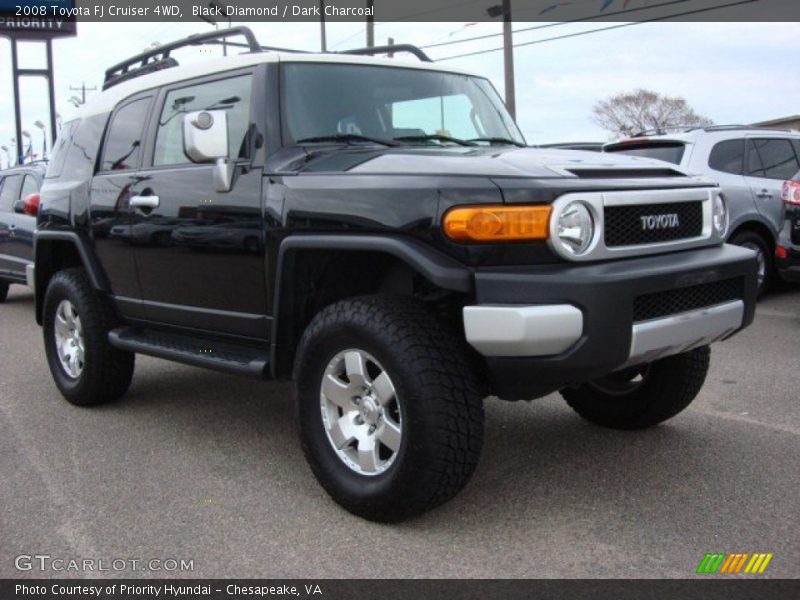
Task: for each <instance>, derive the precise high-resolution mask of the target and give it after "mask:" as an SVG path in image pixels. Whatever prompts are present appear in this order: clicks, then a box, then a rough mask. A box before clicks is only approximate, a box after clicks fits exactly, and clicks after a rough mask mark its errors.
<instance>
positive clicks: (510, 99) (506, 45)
mask: <svg viewBox="0 0 800 600" xmlns="http://www.w3.org/2000/svg"><path fill="white" fill-rule="evenodd" d="M511 24H512V23H511V0H503V64H504V67H505V74H506V106H508V112H510V113H511V117H512V118H513V119H515V120H516V118H517V99H516V91H515V89H514V40H513V39H512V31H511Z"/></svg>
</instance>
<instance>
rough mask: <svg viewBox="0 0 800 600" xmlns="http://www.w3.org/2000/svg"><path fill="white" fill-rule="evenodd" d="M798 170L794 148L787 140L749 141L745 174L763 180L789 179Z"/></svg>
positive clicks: (799, 165) (799, 166) (798, 165)
mask: <svg viewBox="0 0 800 600" xmlns="http://www.w3.org/2000/svg"><path fill="white" fill-rule="evenodd" d="M799 169H800V162H798V160H797V155H796V154H795V152H794V146H793V145H792V142H791V140H788V139H757V140H753V139H751V140H749V142H748V150H747V174H748V175H750V176H751V177H763V178H765V179H781V180H786V179H791V178H792V177H794V175H795V173H797V171H798V170H799Z"/></svg>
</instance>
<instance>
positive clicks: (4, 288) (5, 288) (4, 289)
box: [0, 281, 9, 304]
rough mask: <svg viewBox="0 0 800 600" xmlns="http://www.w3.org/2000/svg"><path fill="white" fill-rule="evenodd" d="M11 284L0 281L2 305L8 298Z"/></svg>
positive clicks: (0, 302) (0, 301) (0, 300)
mask: <svg viewBox="0 0 800 600" xmlns="http://www.w3.org/2000/svg"><path fill="white" fill-rule="evenodd" d="M8 288H9V283H8V282H7V281H0V304H2V303H3V302H5V301H6V298H8Z"/></svg>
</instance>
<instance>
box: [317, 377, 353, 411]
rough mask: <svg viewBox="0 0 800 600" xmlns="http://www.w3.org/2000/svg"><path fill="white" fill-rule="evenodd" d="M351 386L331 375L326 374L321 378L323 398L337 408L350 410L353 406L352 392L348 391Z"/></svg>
mask: <svg viewBox="0 0 800 600" xmlns="http://www.w3.org/2000/svg"><path fill="white" fill-rule="evenodd" d="M350 390H351V386H350V385H347V384H346V383H344V382H343V381H340V380H339V379H338V378H337V377H334V376H333V375H330V374H328V375H326V376H325V378H324V379H323V380H322V393H323V394H324V395H325V398H327V399H328V400H330V401H331V402H333V403H334V404H335V405H336V406H338V407H339V408H343V409H345V410H350V409H352V408H353V394H352V393H351V392H350Z"/></svg>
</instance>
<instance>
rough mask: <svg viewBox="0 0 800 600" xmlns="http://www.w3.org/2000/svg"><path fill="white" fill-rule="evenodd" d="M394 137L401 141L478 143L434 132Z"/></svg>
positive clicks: (470, 144)
mask: <svg viewBox="0 0 800 600" xmlns="http://www.w3.org/2000/svg"><path fill="white" fill-rule="evenodd" d="M393 139H395V140H398V141H401V142H427V141H429V140H432V141H436V142H452V143H454V144H458V145H459V146H477V145H478V144H476V143H474V142H472V141H467V140H460V139H458V138H454V137H450V136H449V135H439V134H438V133H432V134H430V135H401V136H400V137H396V138H393Z"/></svg>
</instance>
